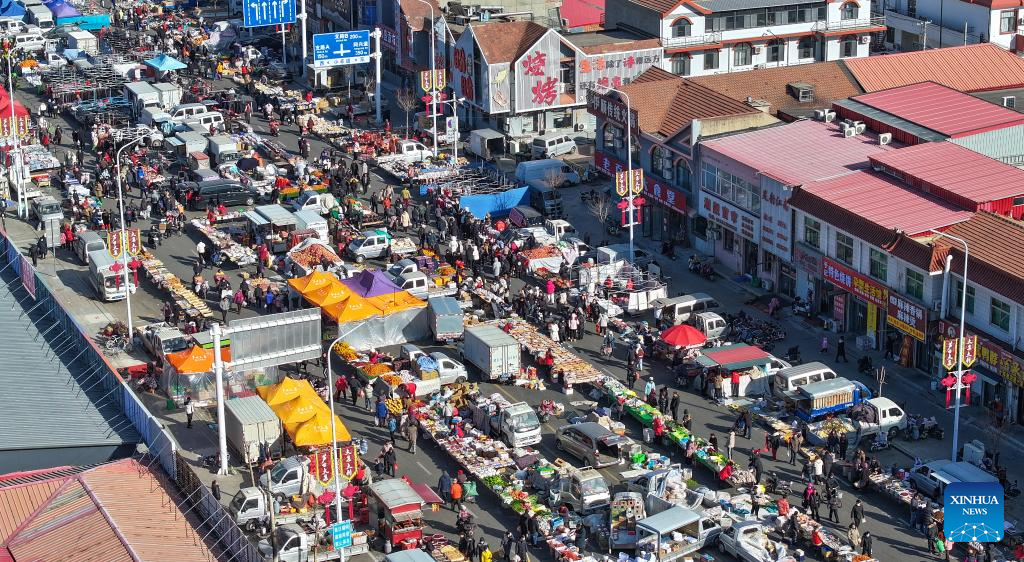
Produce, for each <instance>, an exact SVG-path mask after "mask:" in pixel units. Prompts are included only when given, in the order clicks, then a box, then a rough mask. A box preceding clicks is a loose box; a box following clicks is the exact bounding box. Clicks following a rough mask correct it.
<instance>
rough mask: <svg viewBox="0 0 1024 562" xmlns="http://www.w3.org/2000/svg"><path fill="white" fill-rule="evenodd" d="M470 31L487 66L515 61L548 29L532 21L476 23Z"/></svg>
mask: <svg viewBox="0 0 1024 562" xmlns="http://www.w3.org/2000/svg"><path fill="white" fill-rule="evenodd" d="M470 29H472V30H473V36H474V37H476V43H477V45H479V46H480V51H481V52H483V54H484V58H485V59H487V64H501V63H506V62H509V63H510V62H512V61H514V60H516V59H517V58H519V56H520V55H522V54H523V53H524V52H526V50H527V49H529V48H530V47H532V46H533V44H534V43H536V42H537V41H539V40H540V38H541V37H542V36H543V35H544V34H545V33H547V31H548V28H546V27H544V26H543V25H540V24H539V23H534V22H532V21H496V22H490V23H478V24H471V25H470Z"/></svg>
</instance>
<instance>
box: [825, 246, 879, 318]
mask: <svg viewBox="0 0 1024 562" xmlns="http://www.w3.org/2000/svg"><path fill="white" fill-rule="evenodd" d="M821 276H822V277H824V278H825V281H828V282H829V283H832V284H833V285H835V286H836V287H839V288H840V289H842V290H844V291H846V292H848V293H853V294H854V295H857V296H858V297H859V298H861V299H863V300H865V301H867V302H869V303H871V304H874V305H875V306H882V307H888V305H889V302H888V301H889V289H887V288H886V287H883V286H882V285H879V284H878V283H876V282H874V281H872V280H871V279H868V278H867V277H865V276H863V275H861V274H860V273H857V272H856V271H854V270H852V269H850V268H848V267H846V266H845V265H843V264H841V263H839V262H837V261H836V260H834V259H832V258H828V257H825V258H822V260H821Z"/></svg>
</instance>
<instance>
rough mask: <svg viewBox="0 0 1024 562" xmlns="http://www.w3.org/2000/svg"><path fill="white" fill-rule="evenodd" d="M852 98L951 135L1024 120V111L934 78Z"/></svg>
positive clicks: (1008, 124) (984, 129) (1014, 123)
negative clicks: (1015, 109)
mask: <svg viewBox="0 0 1024 562" xmlns="http://www.w3.org/2000/svg"><path fill="white" fill-rule="evenodd" d="M853 100H854V101H857V102H860V103H862V104H864V105H867V106H870V107H873V108H875V109H878V110H881V111H884V112H886V113H889V114H892V115H895V116H896V117H900V118H903V119H906V120H908V121H910V122H912V123H917V124H918V125H921V126H922V127H926V128H928V129H931V130H933V131H936V132H939V133H942V134H944V135H947V136H950V137H959V136H965V135H969V134H972V133H974V132H985V131H991V130H994V129H1000V128H1003V127H1009V126H1012V125H1020V124H1024V114H1020V113H1017V112H1016V111H1013V110H1012V109H1007V108H1005V107H1001V106H998V105H996V104H994V103H989V102H987V101H985V100H981V99H978V98H976V97H973V96H969V95H967V94H964V93H962V92H958V91H956V90H953V89H951V88H947V87H946V86H943V85H941V84H936V83H935V82H922V83H920V84H912V85H910V86H901V87H899V88H892V89H889V90H883V91H880V92H873V93H870V94H863V95H859V96H855V97H854V98H853Z"/></svg>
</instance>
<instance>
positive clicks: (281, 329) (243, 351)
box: [226, 308, 323, 370]
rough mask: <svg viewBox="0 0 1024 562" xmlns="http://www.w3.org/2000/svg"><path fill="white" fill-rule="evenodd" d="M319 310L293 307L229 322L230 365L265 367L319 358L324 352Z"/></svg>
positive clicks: (253, 367) (249, 367) (245, 368)
mask: <svg viewBox="0 0 1024 562" xmlns="http://www.w3.org/2000/svg"><path fill="white" fill-rule="evenodd" d="M320 318H321V316H320V309H319V308H311V309H307V310H293V311H292V312H282V313H281V314H270V315H266V316H259V317H256V318H243V319H239V320H232V321H231V322H228V327H227V330H226V331H227V334H226V337H230V339H231V368H232V369H235V370H249V369H264V368H267V367H273V366H275V365H284V364H286V363H295V362H298V361H309V360H312V359H319V358H320V354H321V353H322V352H323V344H322V340H321V331H320Z"/></svg>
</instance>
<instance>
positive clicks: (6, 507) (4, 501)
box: [0, 477, 67, 544]
mask: <svg viewBox="0 0 1024 562" xmlns="http://www.w3.org/2000/svg"><path fill="white" fill-rule="evenodd" d="M66 480H67V478H60V477H58V478H51V479H49V480H44V481H42V482H33V483H30V484H21V485H18V486H9V487H6V488H2V489H0V544H4V543H6V542H7V537H9V536H11V534H12V533H14V531H15V530H16V529H17V528H18V527H20V526H21V524H22V523H24V522H25V520H26V519H28V517H29V516H30V515H32V514H33V513H34V512H35V511H36V510H37V509H39V507H40V506H42V505H43V504H44V503H46V500H47V499H49V498H50V496H51V495H53V493H54V492H56V491H57V488H60V486H61V484H63V483H64V482H65V481H66Z"/></svg>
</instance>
